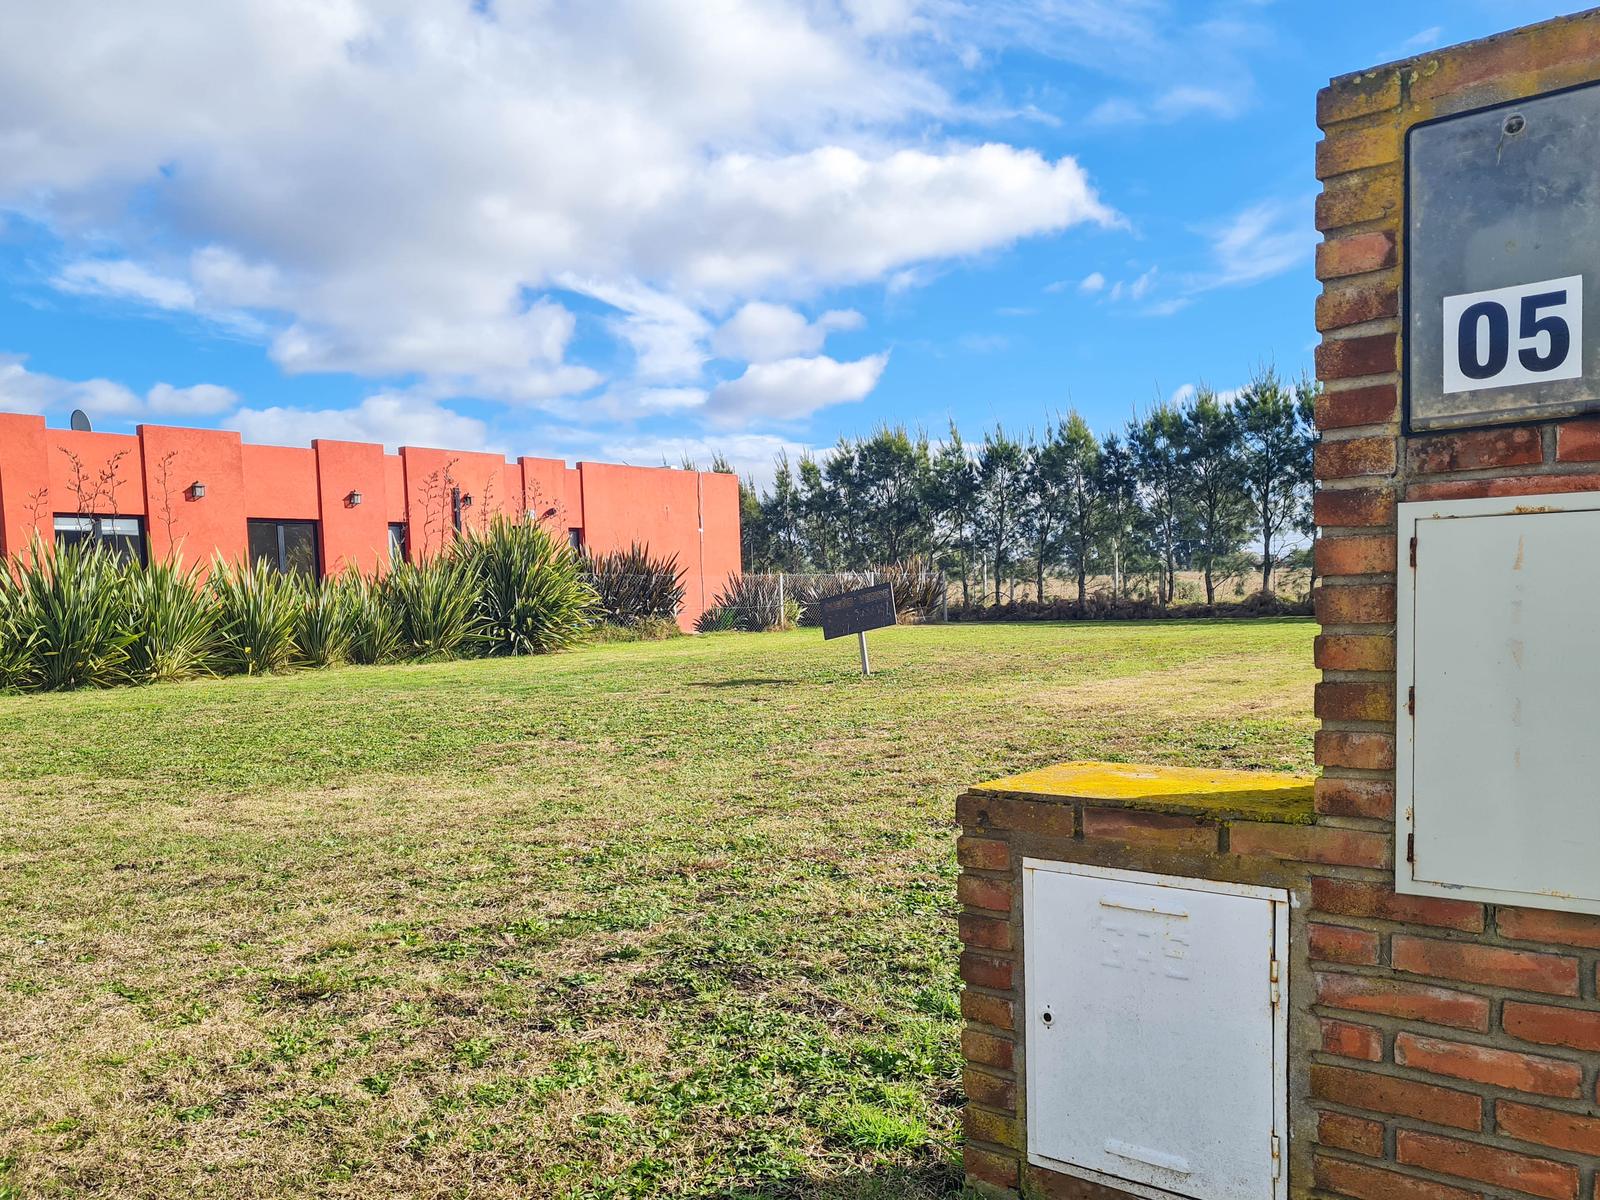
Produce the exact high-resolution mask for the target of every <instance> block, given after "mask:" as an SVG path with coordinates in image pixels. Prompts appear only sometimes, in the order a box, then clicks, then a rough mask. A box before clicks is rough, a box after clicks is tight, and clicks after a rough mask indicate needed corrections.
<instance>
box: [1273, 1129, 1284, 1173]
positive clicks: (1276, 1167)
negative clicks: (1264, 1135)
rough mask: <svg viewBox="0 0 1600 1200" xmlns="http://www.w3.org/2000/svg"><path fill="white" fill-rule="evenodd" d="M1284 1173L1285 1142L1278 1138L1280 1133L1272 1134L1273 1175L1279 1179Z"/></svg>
mask: <svg viewBox="0 0 1600 1200" xmlns="http://www.w3.org/2000/svg"><path fill="white" fill-rule="evenodd" d="M1282 1174H1283V1143H1282V1142H1280V1141H1279V1140H1278V1135H1277V1134H1273V1135H1272V1177H1273V1178H1274V1179H1277V1178H1278V1177H1279V1176H1280V1175H1282Z"/></svg>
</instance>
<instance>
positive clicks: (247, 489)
mask: <svg viewBox="0 0 1600 1200" xmlns="http://www.w3.org/2000/svg"><path fill="white" fill-rule="evenodd" d="M241 450H242V453H243V460H244V508H245V512H246V513H248V514H249V515H250V516H252V517H274V518H276V519H278V520H280V521H315V520H317V519H319V518H320V516H321V515H322V514H321V505H320V504H319V503H318V501H317V453H316V451H315V450H306V449H301V448H300V447H298V446H244V447H241Z"/></svg>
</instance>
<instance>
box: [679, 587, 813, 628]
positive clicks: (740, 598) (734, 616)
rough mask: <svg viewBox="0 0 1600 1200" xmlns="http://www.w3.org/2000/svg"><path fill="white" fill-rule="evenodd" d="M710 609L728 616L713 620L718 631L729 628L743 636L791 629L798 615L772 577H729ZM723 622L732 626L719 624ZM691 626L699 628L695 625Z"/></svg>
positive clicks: (782, 588)
mask: <svg viewBox="0 0 1600 1200" xmlns="http://www.w3.org/2000/svg"><path fill="white" fill-rule="evenodd" d="M712 608H713V609H722V610H725V612H726V613H727V614H729V615H728V616H719V617H718V618H717V622H718V624H717V628H718V629H722V628H730V627H731V628H733V629H739V630H743V631H744V632H745V633H765V632H767V631H768V630H773V629H792V628H794V625H795V621H796V620H797V618H798V616H799V606H798V605H797V604H796V603H795V602H794V600H793V598H792V597H791V596H790V595H789V594H788V590H787V588H786V586H785V585H784V583H782V582H781V581H780V580H779V577H778V576H776V575H729V576H728V579H727V582H726V583H724V584H723V585H722V590H721V591H720V592H718V593H717V598H716V599H715V600H714V601H713V602H712ZM726 621H732V625H731V626H727V625H725V624H723V622H726ZM695 627H696V628H697V629H698V628H699V624H698V622H697V623H696V626H695ZM701 632H702V633H705V632H710V631H709V630H701Z"/></svg>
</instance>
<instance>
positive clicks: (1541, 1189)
mask: <svg viewBox="0 0 1600 1200" xmlns="http://www.w3.org/2000/svg"><path fill="white" fill-rule="evenodd" d="M1509 11H1512V10H1508V12H1509ZM1596 79H1600V12H1594V11H1591V12H1587V13H1581V14H1578V15H1576V16H1572V17H1564V18H1560V19H1558V20H1554V21H1550V22H1546V23H1544V24H1542V25H1537V26H1531V27H1528V28H1525V29H1519V30H1515V31H1512V32H1510V33H1507V34H1503V35H1501V36H1498V37H1494V38H1489V39H1486V40H1484V41H1480V42H1474V43H1470V44H1467V45H1463V46H1457V47H1453V48H1451V49H1448V50H1444V51H1440V52H1437V53H1433V54H1427V55H1422V56H1419V57H1417V58H1413V59H1408V60H1406V61H1404V62H1400V63H1395V64H1392V65H1389V66H1386V67H1380V68H1377V69H1375V70H1371V71H1362V72H1358V73H1356V74H1352V75H1347V76H1343V77H1341V78H1339V79H1336V80H1334V81H1333V82H1332V84H1331V85H1330V86H1329V87H1328V88H1326V89H1324V90H1323V92H1322V93H1321V95H1319V96H1318V98H1317V122H1318V124H1319V125H1320V126H1321V128H1322V129H1323V130H1324V132H1325V134H1326V137H1325V140H1324V141H1323V142H1322V143H1321V144H1320V145H1319V146H1318V147H1317V156H1316V165H1317V176H1318V178H1320V179H1321V180H1322V181H1323V192H1322V194H1321V196H1320V197H1319V198H1318V200H1317V210H1316V211H1317V226H1318V228H1319V229H1320V230H1321V231H1322V233H1323V235H1324V239H1325V240H1324V241H1323V243H1322V245H1321V246H1319V247H1318V252H1317V276H1318V278H1319V279H1320V280H1321V281H1322V283H1323V291H1322V295H1321V297H1320V298H1319V299H1318V301H1317V308H1316V320H1317V328H1318V329H1319V330H1320V331H1321V332H1322V335H1323V341H1322V345H1321V346H1320V347H1319V348H1318V351H1317V374H1318V377H1319V378H1320V379H1321V380H1322V381H1323V383H1324V385H1325V389H1326V390H1325V393H1324V395H1323V397H1322V400H1321V402H1320V403H1319V405H1318V408H1317V426H1318V428H1319V430H1320V431H1321V439H1322V440H1321V443H1320V444H1319V446H1318V447H1317V453H1316V475H1317V495H1316V502H1315V511H1316V520H1317V525H1318V527H1319V530H1318V543H1317V549H1316V557H1317V566H1318V570H1319V572H1320V574H1321V575H1322V577H1323V585H1322V587H1321V588H1320V589H1319V591H1318V594H1317V597H1316V611H1317V618H1318V620H1319V621H1320V622H1321V625H1322V631H1321V636H1320V637H1319V638H1318V639H1317V642H1316V661H1317V665H1318V666H1319V667H1320V668H1322V672H1323V682H1322V683H1321V684H1320V685H1319V687H1318V691H1317V712H1318V715H1319V716H1320V717H1321V718H1322V728H1321V730H1320V731H1319V732H1318V734H1317V739H1316V759H1317V762H1318V764H1319V765H1320V766H1321V767H1322V778H1321V779H1319V780H1318V782H1317V788H1316V808H1317V814H1318V816H1317V820H1318V823H1319V824H1323V825H1332V826H1340V827H1348V828H1350V829H1352V830H1360V831H1365V832H1368V833H1378V834H1381V835H1383V837H1384V838H1385V839H1387V841H1388V850H1389V857H1390V859H1391V861H1392V857H1393V853H1394V827H1395V826H1394V816H1395V814H1394V794H1395V790H1394V758H1395V736H1396V725H1395V712H1394V703H1393V696H1394V689H1395V677H1394V618H1395V578H1396V576H1395V572H1396V567H1397V547H1396V525H1395V504H1396V502H1397V501H1398V500H1403V499H1410V500H1426V499H1443V498H1455V497H1467V496H1487V495H1496V496H1502V495H1519V494H1533V493H1540V492H1557V491H1579V490H1592V489H1600V470H1597V466H1596V464H1597V463H1600V421H1597V420H1596V419H1594V418H1589V419H1584V420H1576V421H1561V422H1557V421H1552V422H1543V423H1530V424H1526V425H1519V426H1505V427H1500V428H1495V429H1490V430H1475V431H1463V432H1452V433H1439V434H1431V435H1425V436H1415V437H1407V436H1405V435H1404V434H1403V432H1402V427H1401V412H1400V376H1399V374H1398V368H1399V364H1400V355H1401V352H1402V347H1401V338H1400V328H1401V327H1400V318H1399V314H1400V312H1401V304H1400V300H1401V289H1402V285H1403V274H1402V272H1403V266H1404V254H1405V244H1404V233H1405V230H1404V203H1403V185H1404V179H1403V158H1404V145H1405V135H1406V131H1407V130H1408V129H1409V128H1410V127H1411V126H1413V125H1415V124H1417V123H1418V122H1420V121H1425V120H1428V119H1430V118H1433V117H1438V116H1443V115H1446V114H1449V113H1453V112H1460V111H1464V110H1467V109H1473V108H1479V107H1482V106H1485V105H1489V104H1494V103H1499V102H1502V101H1506V100H1516V99H1521V98H1525V97H1528V96H1532V95H1535V94H1539V93H1543V92H1547V91H1551V90H1554V89H1558V88H1563V87H1568V86H1571V85H1574V84H1579V83H1586V82H1590V81H1593V80H1596ZM1311 889H1312V903H1311V906H1310V911H1309V913H1308V914H1307V915H1308V920H1309V921H1310V922H1312V923H1313V924H1312V925H1311V937H1310V939H1309V942H1310V950H1309V953H1310V956H1311V959H1312V967H1313V979H1312V981H1311V986H1312V987H1313V988H1314V989H1315V991H1314V1001H1315V1011H1316V1020H1317V1023H1318V1030H1317V1034H1318V1039H1319V1041H1318V1045H1319V1046H1320V1051H1319V1052H1318V1053H1316V1054H1314V1055H1313V1056H1312V1062H1311V1064H1310V1065H1309V1071H1308V1077H1309V1092H1310V1095H1309V1097H1308V1098H1307V1099H1308V1103H1309V1105H1310V1107H1311V1108H1312V1109H1313V1110H1314V1111H1315V1122H1314V1125H1313V1128H1314V1129H1315V1147H1314V1168H1313V1179H1312V1180H1296V1181H1295V1194H1296V1195H1299V1194H1302V1191H1303V1190H1304V1189H1306V1188H1309V1187H1310V1186H1312V1185H1313V1184H1314V1186H1315V1187H1316V1188H1317V1189H1319V1191H1320V1192H1322V1193H1325V1194H1329V1195H1335V1196H1346V1197H1353V1198H1356V1200H1380V1198H1384V1197H1401V1196H1403V1197H1415V1198H1417V1200H1474V1198H1477V1197H1483V1196H1493V1197H1501V1196H1506V1197H1510V1196H1523V1195H1536V1196H1546V1197H1553V1198H1556V1200H1580V1197H1581V1198H1582V1200H1591V1198H1595V1197H1600V1181H1597V1178H1596V1169H1595V1162H1596V1156H1600V1107H1597V1092H1596V1087H1597V1074H1600V1005H1597V1002H1596V992H1595V984H1596V979H1595V973H1596V969H1597V965H1600V964H1597V961H1596V951H1597V950H1600V920H1596V919H1594V918H1590V917H1579V916H1572V915H1567V914H1557V913H1547V912H1537V911H1532V910H1526V909H1518V908H1509V907H1500V906H1495V905H1483V904H1477V903H1467V902H1462V901H1457V900H1445V899H1428V898H1419V897H1413V896H1400V895H1397V894H1395V892H1394V890H1393V872H1392V870H1391V869H1389V868H1388V867H1385V869H1383V870H1358V869H1351V868H1332V867H1321V866H1314V867H1313V868H1312V878H1311Z"/></svg>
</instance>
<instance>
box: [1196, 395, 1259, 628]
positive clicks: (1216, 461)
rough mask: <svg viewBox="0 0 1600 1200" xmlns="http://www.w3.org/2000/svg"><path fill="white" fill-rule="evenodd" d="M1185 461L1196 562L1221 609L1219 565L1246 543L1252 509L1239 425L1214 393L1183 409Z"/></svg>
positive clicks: (1210, 597)
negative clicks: (1246, 484)
mask: <svg viewBox="0 0 1600 1200" xmlns="http://www.w3.org/2000/svg"><path fill="white" fill-rule="evenodd" d="M1179 462H1180V464H1181V466H1182V468H1183V472H1184V476H1185V480H1186V485H1185V486H1186V491H1187V493H1188V497H1187V498H1188V504H1187V505H1186V506H1185V507H1186V510H1187V513H1186V515H1187V518H1188V524H1189V533H1190V539H1189V540H1190V542H1191V545H1192V548H1193V552H1192V558H1193V562H1194V565H1195V566H1198V567H1199V568H1200V572H1201V574H1202V576H1203V577H1204V578H1205V584H1206V603H1207V604H1215V603H1216V600H1217V584H1216V570H1217V566H1218V564H1219V563H1221V562H1222V561H1223V560H1224V559H1226V558H1228V557H1229V556H1231V555H1233V554H1234V553H1236V552H1237V551H1238V549H1239V547H1240V546H1241V545H1242V544H1243V543H1244V539H1245V537H1246V535H1247V533H1248V531H1249V527H1250V512H1251V506H1250V497H1249V494H1248V493H1247V492H1246V490H1245V486H1244V461H1243V457H1242V455H1241V453H1240V447H1239V422H1238V420H1237V419H1236V417H1235V415H1234V413H1233V411H1232V410H1231V409H1230V408H1229V407H1228V406H1227V405H1225V404H1223V403H1221V402H1220V401H1219V400H1218V399H1217V396H1216V393H1215V392H1213V391H1212V390H1211V389H1210V388H1201V389H1200V390H1199V391H1198V392H1197V393H1196V395H1195V398H1194V400H1193V401H1191V402H1190V403H1189V404H1188V405H1187V406H1186V407H1185V408H1184V410H1183V431H1182V437H1181V441H1180V443H1179Z"/></svg>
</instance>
